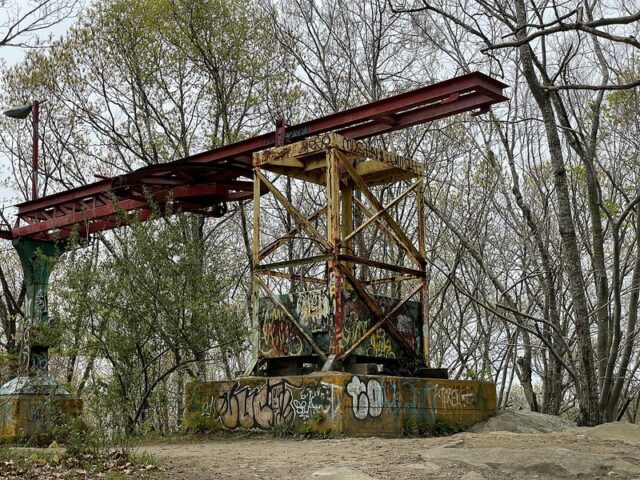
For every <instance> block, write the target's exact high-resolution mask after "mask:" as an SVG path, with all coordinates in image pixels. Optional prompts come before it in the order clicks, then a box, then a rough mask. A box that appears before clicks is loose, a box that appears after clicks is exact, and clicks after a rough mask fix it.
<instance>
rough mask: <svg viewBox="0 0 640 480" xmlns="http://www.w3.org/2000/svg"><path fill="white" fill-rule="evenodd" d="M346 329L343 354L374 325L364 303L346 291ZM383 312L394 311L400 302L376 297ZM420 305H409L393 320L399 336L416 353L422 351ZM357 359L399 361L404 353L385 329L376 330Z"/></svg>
mask: <svg viewBox="0 0 640 480" xmlns="http://www.w3.org/2000/svg"><path fill="white" fill-rule="evenodd" d="M342 295H343V310H342V311H343V318H344V320H343V328H342V340H341V347H342V350H343V351H345V350H347V349H348V348H349V347H350V346H351V345H353V344H354V343H355V342H357V341H358V340H359V339H360V338H361V337H362V336H363V335H364V333H365V332H366V331H367V330H368V329H369V328H370V326H371V324H372V315H371V312H370V311H369V309H368V308H367V306H366V305H365V303H364V302H363V301H362V299H360V297H358V295H357V294H356V293H355V292H352V291H349V290H343V293H342ZM374 298H375V300H376V301H377V302H378V304H379V305H380V307H381V308H382V310H383V311H385V312H386V311H389V310H391V309H392V308H393V307H394V306H395V304H396V303H397V301H398V300H397V299H394V298H390V297H381V296H376V297H374ZM419 311H420V308H419V304H418V302H407V303H405V305H403V306H402V308H400V309H399V311H398V313H397V314H396V315H395V316H394V317H392V318H391V322H392V323H393V324H394V325H395V326H396V328H397V329H398V332H399V333H400V335H402V337H403V338H404V340H406V341H407V343H408V344H409V345H412V346H413V348H414V349H415V350H416V352H420V351H421V344H420V340H419V339H420V324H419V318H420V317H419ZM355 353H356V354H357V355H362V356H368V357H378V358H394V359H396V358H399V357H400V356H401V355H402V349H401V348H400V346H399V345H398V343H397V342H396V341H395V340H394V339H393V338H392V337H391V335H389V334H388V333H387V332H386V330H384V329H383V328H379V329H377V330H376V331H375V332H374V333H373V334H372V335H371V336H370V337H369V338H368V339H367V340H365V341H364V342H363V343H362V345H360V347H359V348H358V349H357V350H356V352H355Z"/></svg>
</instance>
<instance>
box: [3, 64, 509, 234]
mask: <svg viewBox="0 0 640 480" xmlns="http://www.w3.org/2000/svg"><path fill="white" fill-rule="evenodd" d="M506 87H507V85H506V84H504V83H502V82H500V81H498V80H495V79H493V78H491V77H489V76H487V75H484V74H482V73H479V72H474V73H470V74H467V75H463V76H460V77H455V78H452V79H449V80H445V81H443V82H439V83H436V84H433V85H428V86H426V87H423V88H419V89H417V90H412V91H410V92H406V93H402V94H399V95H395V96H393V97H390V98H386V99H383V100H379V101H377V102H373V103H370V104H366V105H361V106H359V107H355V108H351V109H349V110H345V111H342V112H338V113H335V114H332V115H328V116H326V117H322V118H318V119H315V120H311V121H309V122H304V123H300V124H298V125H293V126H289V127H287V128H286V130H285V132H286V139H287V141H296V140H301V139H304V138H306V137H310V136H313V135H318V134H321V133H325V132H329V131H335V132H336V133H339V134H341V135H344V136H346V137H349V138H353V139H356V140H359V139H364V138H368V137H371V136H374V135H379V134H381V133H387V132H392V131H395V130H400V129H403V128H407V127H410V126H412V125H418V124H421V123H426V122H430V121H434V120H437V119H440V118H444V117H448V116H450V115H455V114H458V113H462V112H467V111H471V110H476V109H480V111H485V110H487V109H488V108H489V107H490V106H491V105H493V104H495V103H498V102H502V101H504V100H506V97H505V96H504V95H503V90H504V89H505V88H506ZM275 137H276V134H275V132H270V133H266V134H264V135H259V136H257V137H252V138H249V139H247V140H243V141H240V142H237V143H234V144H231V145H226V146H223V147H220V148H216V149H214V150H209V151H206V152H202V153H198V154H196V155H192V156H190V157H187V158H183V159H181V160H176V161H174V162H170V163H165V164H162V165H157V166H155V165H154V166H150V167H145V168H141V169H139V170H137V171H135V172H133V173H131V174H126V175H121V176H118V177H113V178H109V179H104V180H100V181H98V182H95V183H92V184H89V185H86V186H83V187H78V188H74V189H72V190H67V191H65V192H60V193H55V194H52V195H48V196H46V197H42V198H39V199H35V200H31V201H28V202H24V203H21V204H19V205H17V208H18V213H17V217H18V220H17V222H16V226H15V227H14V228H13V229H12V230H11V232H7V231H4V232H0V237H4V238H18V237H25V236H31V237H34V238H35V237H37V238H40V239H47V238H49V239H54V237H55V238H64V237H66V236H68V235H69V234H70V231H71V227H72V226H73V225H78V228H79V230H82V231H83V232H86V233H93V232H97V231H101V230H109V229H111V228H114V226H115V225H118V222H117V221H116V220H115V216H116V214H117V212H118V211H122V210H124V211H131V210H139V209H142V210H143V216H144V218H145V219H146V218H148V216H149V215H150V214H151V213H150V210H149V209H148V208H146V207H147V203H146V201H145V200H144V196H143V195H142V188H143V186H144V187H145V188H147V189H148V190H147V191H148V193H149V194H150V195H151V196H152V197H153V198H154V199H155V200H156V201H164V200H166V199H167V198H169V196H172V197H173V198H174V199H175V201H176V203H177V205H178V206H179V207H180V208H183V210H188V211H198V210H197V208H196V206H198V205H201V208H205V207H206V206H207V204H209V205H210V204H212V203H214V202H221V201H233V200H240V199H245V198H250V197H251V191H252V190H251V188H252V187H251V182H249V181H243V180H239V179H240V178H243V177H244V178H249V177H250V171H251V170H250V169H251V155H252V154H253V153H255V152H257V151H260V150H264V149H267V148H271V147H273V146H274V145H275V143H276V138H275ZM206 167H209V169H208V170H207V168H206ZM203 168H205V170H202V169H203ZM207 175H208V176H207ZM190 178H196V180H195V181H194V182H191V181H189V179H190ZM184 182H187V183H184ZM203 182H204V183H203ZM181 198H182V199H184V201H183V204H181V203H180V199H181ZM116 205H117V207H116ZM145 212H146V213H145ZM20 221H22V222H25V223H26V225H20Z"/></svg>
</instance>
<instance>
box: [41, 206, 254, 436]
mask: <svg viewBox="0 0 640 480" xmlns="http://www.w3.org/2000/svg"><path fill="white" fill-rule="evenodd" d="M166 208H168V209H170V208H171V206H170V205H168V206H167V207H166ZM169 213H170V212H169ZM203 228H204V224H203V219H202V218H200V217H195V216H192V215H185V214H179V213H178V214H175V215H173V216H171V217H170V218H166V219H164V220H162V221H149V222H147V223H144V224H143V223H141V222H136V221H134V222H133V224H132V225H131V228H130V229H129V230H127V231H121V232H118V233H117V234H115V235H113V236H112V237H111V238H109V239H106V238H103V240H102V244H101V245H99V244H96V245H94V247H93V248H92V249H91V250H86V249H77V250H73V251H72V252H70V253H69V256H68V257H67V258H66V259H65V260H64V262H65V263H66V264H67V266H71V265H73V269H71V268H68V269H67V270H66V273H65V276H64V278H63V279H61V281H59V282H57V285H58V290H57V291H56V293H57V299H56V301H55V302H54V303H53V305H54V308H55V309H56V311H57V317H58V318H59V319H60V321H59V322H58V323H57V324H56V327H57V328H58V331H59V335H60V337H62V338H63V340H64V344H65V345H66V346H67V347H66V348H67V349H66V351H65V352H64V353H65V354H66V355H68V356H72V355H76V356H78V355H80V356H82V357H83V358H93V359H95V361H96V362H98V361H100V362H106V364H107V365H108V368H109V374H108V375H100V374H98V375H97V376H95V377H94V382H93V383H92V384H91V386H90V388H89V391H88V392H87V395H88V399H89V402H88V403H89V404H90V405H91V409H92V412H93V414H94V415H95V419H96V421H97V422H98V423H100V422H105V423H106V424H105V425H102V427H104V428H109V426H112V427H113V426H116V427H119V428H121V429H123V430H125V431H127V432H130V431H132V430H133V429H134V428H137V427H138V426H139V425H140V424H144V421H145V419H147V417H148V415H149V412H151V411H153V408H152V405H159V404H160V405H164V407H163V408H165V409H166V408H171V409H173V408H178V409H180V408H181V407H179V406H176V407H173V406H171V404H170V403H169V402H170V399H169V396H168V392H167V390H168V389H169V388H175V387H174V385H175V384H173V383H171V381H170V379H171V376H172V375H173V373H174V372H175V373H179V374H182V375H187V376H190V377H199V378H205V376H206V375H207V370H208V366H207V362H210V361H214V362H217V361H219V360H221V361H223V362H224V361H226V360H227V357H229V356H231V355H234V354H235V352H237V351H239V350H240V349H241V346H242V344H243V342H244V341H245V339H246V337H247V331H246V326H245V322H244V318H246V313H245V312H244V310H243V308H242V307H239V306H237V305H236V304H233V303H230V297H229V294H230V292H229V287H230V286H231V283H230V281H231V279H230V278H229V277H227V276H226V275H225V271H226V268H227V265H228V264H230V263H234V262H235V261H236V260H234V259H233V257H232V256H228V255H226V254H225V251H226V250H225V245H212V244H211V243H210V242H206V241H205V240H204V237H203V235H204V230H203ZM78 332H85V333H86V334H85V335H78ZM178 401H181V400H180V399H179V400H178ZM165 411H166V410H165ZM109 424H110V425H109Z"/></svg>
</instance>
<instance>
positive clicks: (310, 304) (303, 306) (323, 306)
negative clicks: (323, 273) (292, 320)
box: [296, 289, 331, 332]
mask: <svg viewBox="0 0 640 480" xmlns="http://www.w3.org/2000/svg"><path fill="white" fill-rule="evenodd" d="M330 305H331V302H330V301H329V295H328V293H327V290H326V289H321V290H309V291H305V292H300V293H298V294H297V295H296V314H297V316H298V319H299V321H300V323H301V324H302V325H304V326H305V327H307V328H308V329H309V330H311V331H312V332H318V331H319V332H326V331H327V330H328V329H329V318H330V316H331V306H330Z"/></svg>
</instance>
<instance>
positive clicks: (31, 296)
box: [13, 238, 64, 376]
mask: <svg viewBox="0 0 640 480" xmlns="http://www.w3.org/2000/svg"><path fill="white" fill-rule="evenodd" d="M13 246H14V247H15V249H16V250H17V251H18V255H19V256H20V262H21V263H22V270H23V272H24V283H25V286H26V298H25V320H26V328H29V336H28V338H29V375H30V376H34V375H38V374H44V375H47V373H48V367H49V347H50V343H51V340H50V339H48V338H46V335H44V336H43V335H42V333H43V332H42V330H43V327H44V326H46V325H48V324H49V322H50V317H49V307H48V296H47V295H48V291H49V275H51V271H52V270H53V267H54V266H55V264H56V263H57V261H58V260H59V258H60V256H61V255H62V253H64V251H63V249H62V247H61V246H60V245H59V244H56V243H52V242H43V241H40V240H33V239H30V238H18V239H16V240H14V241H13Z"/></svg>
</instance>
